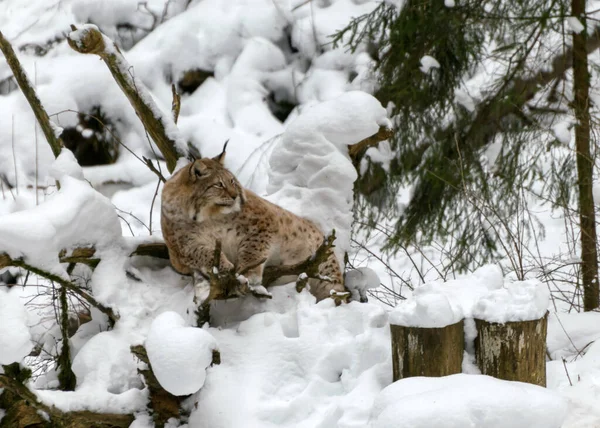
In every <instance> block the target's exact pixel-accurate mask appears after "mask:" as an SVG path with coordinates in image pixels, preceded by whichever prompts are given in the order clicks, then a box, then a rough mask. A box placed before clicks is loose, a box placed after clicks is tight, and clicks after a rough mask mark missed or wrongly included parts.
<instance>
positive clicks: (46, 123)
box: [0, 32, 63, 157]
mask: <svg viewBox="0 0 600 428" xmlns="http://www.w3.org/2000/svg"><path fill="white" fill-rule="evenodd" d="M0 50H2V53H3V54H4V57H5V58H6V62H7V63H8V66H9V67H10V69H11V70H12V72H13V75H14V76H15V80H16V81H17V84H18V85H19V88H21V91H22V92H23V95H25V98H27V101H28V102H29V105H30V106H31V109H32V110H33V113H34V114H35V118H36V119H37V121H38V123H39V124H40V127H41V128H42V131H43V132H44V135H45V136H46V140H48V144H50V148H51V149H52V153H54V157H58V155H59V154H60V151H61V150H62V147H63V142H62V140H61V139H60V137H58V136H57V135H56V134H55V127H54V126H53V125H52V122H50V118H49V117H48V113H46V110H44V107H43V106H42V103H41V102H40V99H39V98H38V96H37V94H36V92H35V89H34V88H33V85H32V84H31V81H30V80H29V79H28V78H27V74H26V73H25V70H23V67H22V66H21V63H20V62H19V59H18V58H17V56H16V55H15V51H14V50H13V48H12V46H11V44H10V43H9V42H8V40H6V39H5V38H4V36H3V35H2V32H0Z"/></svg>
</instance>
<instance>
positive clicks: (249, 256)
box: [237, 235, 270, 295]
mask: <svg viewBox="0 0 600 428" xmlns="http://www.w3.org/2000/svg"><path fill="white" fill-rule="evenodd" d="M269 239H270V237H269V236H266V235H261V236H257V237H252V238H250V239H248V240H246V241H244V242H242V244H241V245H240V248H239V255H238V263H239V266H238V268H237V271H238V272H239V273H241V274H242V275H244V276H245V277H246V278H247V279H248V285H249V286H250V287H251V288H252V289H253V291H254V292H256V293H257V294H265V295H268V294H269V293H268V292H267V290H266V289H265V288H264V287H262V276H263V271H264V269H265V263H266V261H267V258H268V257H269V252H270V248H269V244H268V242H269Z"/></svg>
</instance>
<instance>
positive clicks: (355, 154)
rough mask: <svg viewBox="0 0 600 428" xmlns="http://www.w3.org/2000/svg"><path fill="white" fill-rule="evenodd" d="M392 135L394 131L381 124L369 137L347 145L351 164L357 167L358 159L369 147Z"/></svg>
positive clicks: (359, 159)
mask: <svg viewBox="0 0 600 428" xmlns="http://www.w3.org/2000/svg"><path fill="white" fill-rule="evenodd" d="M393 136H394V131H393V130H392V129H388V128H385V127H383V126H382V127H381V128H379V131H377V133H376V134H373V135H371V136H370V137H367V138H365V139H364V140H362V141H359V142H358V143H356V144H352V145H351V146H348V154H349V155H350V159H351V160H352V164H353V165H354V167H355V168H356V169H357V170H358V169H359V165H360V161H361V159H362V158H363V156H364V155H365V153H366V151H367V149H368V148H369V147H375V146H376V145H378V144H379V143H380V142H382V141H385V140H389V139H390V138H392V137H393Z"/></svg>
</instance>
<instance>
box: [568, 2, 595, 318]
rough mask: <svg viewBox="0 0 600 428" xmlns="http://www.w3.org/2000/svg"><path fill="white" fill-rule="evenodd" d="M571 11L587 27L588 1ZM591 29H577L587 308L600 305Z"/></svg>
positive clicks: (578, 149)
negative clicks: (595, 207)
mask: <svg viewBox="0 0 600 428" xmlns="http://www.w3.org/2000/svg"><path fill="white" fill-rule="evenodd" d="M571 9H572V10H571V13H572V15H573V16H575V17H577V18H578V19H579V20H580V21H581V22H582V24H583V25H584V27H587V26H586V20H585V0H572V2H571ZM587 39H588V37H587V31H586V30H585V29H584V30H583V31H582V32H580V33H575V32H573V52H572V54H573V92H574V98H573V110H574V111H575V118H576V119H577V121H576V124H575V148H576V152H577V176H578V181H577V186H578V190H579V228H580V235H581V277H582V278H581V279H582V283H583V307H584V310H586V311H591V310H593V309H596V308H597V307H598V295H599V292H598V291H599V289H598V252H597V236H596V217H595V213H594V196H593V190H592V188H593V168H594V160H593V159H592V155H591V151H590V98H589V95H590V74H589V69H588V50H587V49H586V45H587Z"/></svg>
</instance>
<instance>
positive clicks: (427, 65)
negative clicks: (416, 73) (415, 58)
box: [419, 55, 440, 73]
mask: <svg viewBox="0 0 600 428" xmlns="http://www.w3.org/2000/svg"><path fill="white" fill-rule="evenodd" d="M432 68H440V63H439V62H438V61H437V60H436V59H435V58H434V57H432V56H430V55H425V56H424V57H423V58H421V67H419V70H421V71H422V72H423V73H429V71H430V70H431V69H432Z"/></svg>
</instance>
